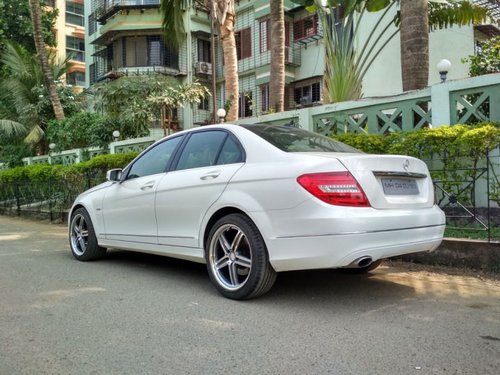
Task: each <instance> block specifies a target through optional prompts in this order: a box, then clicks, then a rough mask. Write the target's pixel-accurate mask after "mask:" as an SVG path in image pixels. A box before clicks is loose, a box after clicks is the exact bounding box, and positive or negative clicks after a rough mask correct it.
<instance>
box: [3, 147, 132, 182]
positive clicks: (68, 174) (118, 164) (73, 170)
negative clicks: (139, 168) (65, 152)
mask: <svg viewBox="0 0 500 375" xmlns="http://www.w3.org/2000/svg"><path fill="white" fill-rule="evenodd" d="M136 156H137V153H136V152H130V153H127V154H112V155H100V156H96V157H95V158H93V159H91V160H89V161H85V162H82V163H79V164H75V165H71V166H63V165H49V164H36V165H28V166H24V167H16V168H11V169H7V170H5V171H0V184H1V183H13V182H19V183H22V181H24V180H30V182H31V183H37V182H44V181H47V180H49V179H51V180H53V181H67V182H68V183H69V182H71V181H74V178H75V177H77V176H82V175H83V174H85V173H97V172H103V171H106V170H108V169H113V168H123V167H125V166H126V165H127V164H128V163H130V161H132V160H133V159H134V158H135V157H136ZM83 189H84V188H83V187H82V191H83Z"/></svg>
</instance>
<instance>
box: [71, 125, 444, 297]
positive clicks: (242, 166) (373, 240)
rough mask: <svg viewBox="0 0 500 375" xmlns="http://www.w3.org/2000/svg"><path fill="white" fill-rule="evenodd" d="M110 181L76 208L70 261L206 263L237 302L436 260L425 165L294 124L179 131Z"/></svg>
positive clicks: (440, 219) (440, 225)
mask: <svg viewBox="0 0 500 375" xmlns="http://www.w3.org/2000/svg"><path fill="white" fill-rule="evenodd" d="M107 180H108V181H107V182H105V183H103V184H101V185H99V186H96V187H94V188H93V189H90V190H88V191H86V192H84V193H83V194H81V195H80V196H79V197H78V198H77V199H76V201H75V203H74V205H73V207H72V209H71V212H70V220H69V223H70V224H69V240H70V246H71V250H72V253H73V255H74V256H75V258H77V259H78V260H82V261H86V260H92V259H97V258H100V257H102V256H104V255H105V252H106V249H107V248H118V249H124V250H132V251H140V252H146V253H153V254H159V255H165V256H171V257H176V258H182V259H187V260H191V261H195V262H200V263H206V264H207V269H208V273H209V275H210V279H211V280H212V282H213V283H214V285H215V287H216V288H217V289H218V291H219V292H220V293H221V294H222V295H224V296H225V297H228V298H232V299H249V298H253V297H257V296H259V295H262V294H264V293H266V292H267V291H268V290H269V289H270V288H271V287H272V285H273V284H274V282H275V280H276V275H277V272H282V271H291V270H305V269H318V268H349V269H352V270H353V271H356V272H366V271H370V270H372V269H374V268H375V267H377V266H378V265H379V264H380V261H381V260H382V259H384V258H387V257H392V256H396V255H402V254H407V253H412V252H418V251H432V250H434V249H435V248H436V247H437V246H438V245H439V244H440V243H441V240H442V238H443V233H444V228H445V216H444V214H443V212H442V211H441V210H440V209H439V207H438V206H437V205H436V204H435V202H434V190H433V184H432V181H431V178H430V176H429V172H428V170H427V167H426V165H425V163H424V162H422V161H421V160H418V159H415V158H412V157H407V156H394V155H367V154H364V153H362V152H360V151H358V150H356V149H354V148H352V147H350V146H347V145H345V144H343V143H341V142H338V141H335V140H333V139H330V138H327V137H324V136H321V135H318V134H315V133H312V132H308V131H305V130H302V129H297V128H292V127H287V126H270V125H229V124H227V125H212V126H206V127H202V128H196V129H190V130H186V131H183V132H179V133H176V134H174V135H171V136H169V137H167V138H164V139H162V140H160V141H158V142H156V143H155V144H154V145H152V146H151V147H149V148H148V149H147V150H145V151H144V152H142V153H141V154H140V155H139V156H138V157H137V158H136V159H134V160H133V161H132V162H131V163H130V164H129V165H128V166H127V167H126V168H125V169H123V170H121V169H114V170H111V171H109V172H108V175H107Z"/></svg>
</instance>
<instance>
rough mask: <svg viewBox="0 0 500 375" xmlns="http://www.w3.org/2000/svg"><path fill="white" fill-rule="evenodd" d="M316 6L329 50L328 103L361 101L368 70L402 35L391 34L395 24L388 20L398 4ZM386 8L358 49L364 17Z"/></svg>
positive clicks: (344, 1)
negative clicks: (364, 79) (368, 13)
mask: <svg viewBox="0 0 500 375" xmlns="http://www.w3.org/2000/svg"><path fill="white" fill-rule="evenodd" d="M316 4H317V6H316V9H317V12H318V15H319V18H320V20H321V24H322V27H323V33H324V38H325V46H326V69H325V90H324V100H325V102H327V103H328V102H341V101H346V100H356V99H359V98H361V96H362V82H363V78H364V76H365V74H366V72H367V71H368V68H369V67H370V66H371V64H372V63H373V61H374V60H375V59H376V58H377V56H378V55H379V54H380V52H381V51H382V50H383V48H384V47H385V46H386V45H387V43H389V42H390V41H391V40H392V38H393V37H394V36H395V35H396V34H397V32H398V30H397V29H396V30H395V31H389V28H390V26H391V25H392V24H393V20H392V19H390V18H389V19H387V18H386V15H387V14H388V12H389V11H390V10H391V9H392V6H393V5H395V4H396V3H395V2H394V1H392V0H363V1H362V0H328V1H326V4H325V5H320V3H319V1H317V2H316ZM383 8H385V9H384V11H383V12H382V13H381V15H380V17H379V18H378V20H377V22H376V24H375V26H374V28H373V29H372V31H371V32H370V33H369V34H368V36H367V38H366V39H365V40H364V41H363V42H362V43H361V44H360V45H359V48H358V49H356V48H355V46H354V45H355V43H356V42H359V40H360V37H361V35H360V33H361V32H360V29H361V25H362V22H363V16H364V15H365V13H366V12H375V11H379V10H381V9H383ZM340 13H342V16H341V17H340V16H339V14H340Z"/></svg>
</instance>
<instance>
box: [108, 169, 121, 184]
mask: <svg viewBox="0 0 500 375" xmlns="http://www.w3.org/2000/svg"><path fill="white" fill-rule="evenodd" d="M122 173H123V170H122V169H120V168H116V169H111V170H109V171H107V172H106V180H107V181H112V182H118V181H120V180H121V179H122Z"/></svg>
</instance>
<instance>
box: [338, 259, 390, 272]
mask: <svg viewBox="0 0 500 375" xmlns="http://www.w3.org/2000/svg"><path fill="white" fill-rule="evenodd" d="M382 261H383V259H378V260H376V261H375V262H373V263H372V264H370V265H369V266H366V267H361V268H341V270H342V271H343V272H345V273H350V274H355V275H360V274H364V273H368V272H370V271H373V270H374V269H375V268H378V266H380V265H381V264H382Z"/></svg>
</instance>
